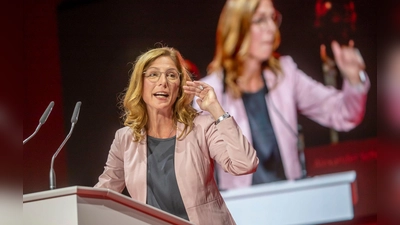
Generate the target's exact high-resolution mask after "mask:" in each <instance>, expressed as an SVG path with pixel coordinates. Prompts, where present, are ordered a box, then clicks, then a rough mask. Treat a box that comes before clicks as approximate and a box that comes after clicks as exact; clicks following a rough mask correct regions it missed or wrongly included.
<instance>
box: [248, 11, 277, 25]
mask: <svg viewBox="0 0 400 225" xmlns="http://www.w3.org/2000/svg"><path fill="white" fill-rule="evenodd" d="M269 20H272V21H273V22H274V23H275V24H276V26H277V27H280V26H281V24H282V14H281V13H280V12H279V11H278V10H275V12H274V13H273V14H272V15H271V16H265V15H263V16H261V17H259V18H256V19H253V20H252V21H251V23H252V24H255V25H259V26H260V25H267V24H268V21H269Z"/></svg>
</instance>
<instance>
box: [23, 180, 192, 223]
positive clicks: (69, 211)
mask: <svg viewBox="0 0 400 225" xmlns="http://www.w3.org/2000/svg"><path fill="white" fill-rule="evenodd" d="M23 210H24V215H23V224H24V225H55V224H57V225H78V224H79V225H93V224H96V225H110V224H118V225H132V224H135V225H148V224H149V225H150V224H151V225H158V224H160V225H166V224H179V225H190V224H192V223H190V222H189V221H187V220H184V219H182V218H179V217H177V216H175V215H172V214H169V213H167V212H164V211H162V210H160V209H157V208H155V207H152V206H149V205H146V204H142V203H140V202H137V201H135V200H133V199H132V198H130V197H127V196H125V195H122V194H120V193H118V192H115V191H112V190H109V189H103V188H92V187H82V186H72V187H66V188H60V189H55V190H49V191H43V192H37V193H32V194H26V195H24V196H23Z"/></svg>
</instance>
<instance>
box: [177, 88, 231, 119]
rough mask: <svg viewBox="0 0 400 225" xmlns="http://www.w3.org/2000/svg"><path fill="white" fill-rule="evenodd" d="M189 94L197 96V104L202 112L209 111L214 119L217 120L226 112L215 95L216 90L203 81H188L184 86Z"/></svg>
mask: <svg viewBox="0 0 400 225" xmlns="http://www.w3.org/2000/svg"><path fill="white" fill-rule="evenodd" d="M183 90H184V92H185V93H187V94H191V95H195V96H197V97H198V98H197V100H196V102H197V104H198V105H199V107H200V109H201V110H204V111H208V112H209V113H210V114H211V115H212V116H213V117H214V119H217V118H218V117H220V116H221V115H223V114H224V113H225V112H224V110H223V109H222V106H221V104H220V103H219V101H218V99H217V96H216V95H215V92H214V88H213V87H211V86H210V85H208V84H207V83H204V82H202V81H187V82H186V85H184V86H183Z"/></svg>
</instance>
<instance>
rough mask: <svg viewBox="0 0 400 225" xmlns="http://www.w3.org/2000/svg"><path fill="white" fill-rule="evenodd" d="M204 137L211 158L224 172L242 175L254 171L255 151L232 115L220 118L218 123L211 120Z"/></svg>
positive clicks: (255, 163) (256, 163)
mask: <svg viewBox="0 0 400 225" xmlns="http://www.w3.org/2000/svg"><path fill="white" fill-rule="evenodd" d="M206 138H207V145H208V148H209V152H210V156H211V158H213V159H214V160H215V161H216V162H217V163H218V164H220V165H221V167H222V168H223V169H224V170H225V171H226V172H229V173H231V174H233V175H243V174H249V173H254V172H255V171H256V169H257V165H258V161H259V160H258V158H257V155H256V151H255V150H254V148H253V146H252V145H251V144H250V143H249V142H248V140H247V138H246V137H245V136H244V135H243V134H242V130H241V129H240V128H239V126H238V125H237V123H236V121H235V120H234V118H233V117H230V118H227V119H224V120H222V121H221V122H220V123H219V124H218V125H215V123H214V120H211V123H210V125H209V126H208V129H207V130H206Z"/></svg>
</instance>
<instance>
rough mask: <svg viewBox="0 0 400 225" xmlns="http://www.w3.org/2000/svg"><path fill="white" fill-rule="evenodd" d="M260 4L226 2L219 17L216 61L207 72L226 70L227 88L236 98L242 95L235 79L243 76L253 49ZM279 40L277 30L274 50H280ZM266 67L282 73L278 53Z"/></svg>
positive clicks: (256, 0) (249, 0)
mask: <svg viewBox="0 0 400 225" xmlns="http://www.w3.org/2000/svg"><path fill="white" fill-rule="evenodd" d="M259 3H260V0H227V1H226V3H225V6H224V8H223V9H222V12H221V15H220V17H219V21H218V27H217V35H216V47H215V53H214V58H213V60H212V62H211V63H210V64H209V65H208V68H207V73H208V74H210V73H212V72H216V71H219V70H222V69H223V70H225V75H226V76H225V81H224V82H225V83H224V85H226V88H227V91H228V92H229V93H231V94H232V95H233V97H235V98H239V97H241V95H242V93H241V91H240V89H239V87H238V85H237V83H236V80H237V78H238V77H239V76H240V74H241V71H242V69H243V62H244V59H245V58H246V55H247V53H248V50H249V47H250V27H251V21H252V17H253V14H254V13H255V11H256V9H257V7H258V5H259ZM280 40H281V39H280V32H279V29H277V32H276V33H275V39H274V45H273V51H275V50H276V49H277V48H278V47H279V44H280ZM263 66H264V68H269V69H270V70H271V71H272V72H273V73H274V74H275V75H276V76H278V75H279V74H281V73H282V70H281V66H280V63H279V60H278V56H277V54H276V53H273V54H272V55H271V56H270V57H269V59H268V61H267V62H265V63H264V64H263Z"/></svg>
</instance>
